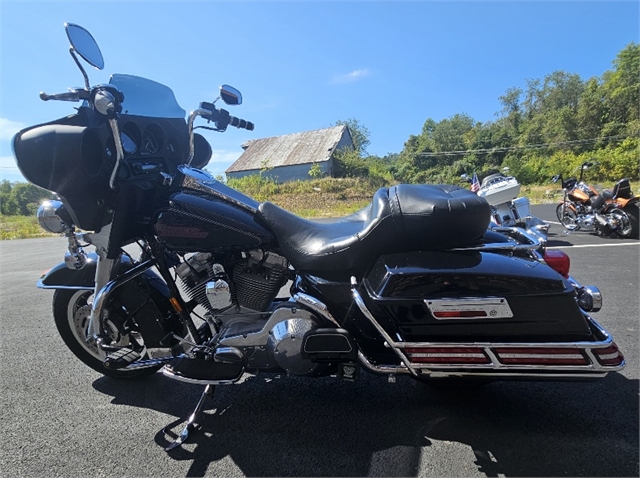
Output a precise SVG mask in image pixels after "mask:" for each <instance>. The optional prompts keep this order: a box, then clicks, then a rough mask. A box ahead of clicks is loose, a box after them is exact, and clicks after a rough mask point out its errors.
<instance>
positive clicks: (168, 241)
mask: <svg viewBox="0 0 640 478" xmlns="http://www.w3.org/2000/svg"><path fill="white" fill-rule="evenodd" d="M154 227H155V232H156V235H157V236H158V238H159V239H160V241H162V242H163V243H164V244H165V245H166V246H167V247H168V248H169V249H173V250H176V251H181V252H196V251H201V252H218V251H225V250H231V249H239V250H243V249H251V248H255V247H261V246H266V245H273V244H274V243H275V239H274V237H273V235H272V234H271V232H269V230H268V229H266V228H265V227H263V226H262V225H261V224H259V223H258V222H256V218H255V212H253V211H252V210H251V209H249V208H244V207H241V206H239V205H237V204H235V203H231V202H229V201H227V200H225V199H222V198H220V197H215V196H211V195H206V194H204V193H203V192H198V191H189V190H186V191H183V192H179V193H176V194H174V195H173V196H171V198H170V201H169V207H167V208H165V209H162V210H161V211H160V212H159V214H158V216H157V220H156V222H155V226H154Z"/></svg>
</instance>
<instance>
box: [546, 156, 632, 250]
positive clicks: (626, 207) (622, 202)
mask: <svg viewBox="0 0 640 478" xmlns="http://www.w3.org/2000/svg"><path fill="white" fill-rule="evenodd" d="M595 165H596V164H595V163H592V162H585V163H583V164H582V165H581V166H580V178H579V179H576V178H574V177H572V178H568V179H563V178H562V175H560V174H557V175H555V176H554V177H553V178H552V179H551V180H552V181H553V182H554V183H556V182H558V181H560V182H561V184H562V189H563V190H564V198H563V200H562V202H561V203H560V204H558V207H557V208H556V215H557V216H558V220H559V221H560V223H561V224H562V225H563V226H564V228H565V229H567V231H569V232H573V231H577V230H579V229H582V230H587V231H596V232H597V233H598V234H600V235H609V234H611V233H613V232H615V233H616V234H617V235H618V236H620V237H623V238H625V239H637V238H638V200H639V199H640V196H638V195H634V194H633V191H632V190H631V184H630V183H629V179H628V178H624V179H621V180H620V181H618V182H617V183H616V184H615V185H614V187H613V189H612V190H604V191H603V192H602V194H600V193H599V192H598V191H597V190H596V189H595V188H594V187H593V186H591V185H589V184H587V183H585V182H584V181H583V176H584V172H585V171H586V170H588V169H589V168H591V167H593V166H595Z"/></svg>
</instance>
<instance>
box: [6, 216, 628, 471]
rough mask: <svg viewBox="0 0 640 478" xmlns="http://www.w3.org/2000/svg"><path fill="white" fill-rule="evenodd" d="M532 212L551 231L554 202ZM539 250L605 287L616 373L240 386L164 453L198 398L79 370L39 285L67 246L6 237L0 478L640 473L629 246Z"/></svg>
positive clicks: (196, 392) (568, 242) (569, 242)
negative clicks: (618, 357)
mask: <svg viewBox="0 0 640 478" xmlns="http://www.w3.org/2000/svg"><path fill="white" fill-rule="evenodd" d="M533 212H534V213H535V214H536V215H537V216H538V217H541V218H542V219H547V220H550V221H555V220H556V219H555V212H554V207H553V206H534V208H533ZM549 246H550V247H553V248H560V249H562V250H564V251H565V252H567V253H568V254H569V256H570V258H571V261H572V275H574V277H576V279H578V280H579V281H580V282H582V283H583V284H594V285H597V286H598V287H599V288H600V289H601V290H602V292H603V296H604V307H603V309H602V310H601V311H600V312H598V313H596V314H594V317H595V318H596V320H598V321H599V322H600V323H601V324H602V325H603V326H604V327H605V328H606V329H608V330H609V332H610V333H611V334H612V335H613V337H614V339H615V340H616V342H617V343H618V345H619V346H620V349H621V350H622V351H623V352H624V354H625V357H626V359H627V367H626V368H625V369H624V370H623V371H622V372H620V373H615V374H609V375H608V376H607V377H606V378H605V379H603V380H600V381H597V382H590V383H536V382H500V383H492V384H489V385H487V386H484V387H481V388H475V389H463V390H442V389H439V388H434V387H430V386H426V385H423V384H420V383H417V382H415V381H412V380H411V379H409V378H408V377H399V378H398V380H397V382H396V383H389V382H388V381H387V379H386V378H385V377H380V376H373V375H369V374H364V373H363V374H361V376H360V379H359V380H358V381H356V382H354V383H349V382H341V381H339V380H338V379H336V378H323V379H305V378H299V377H287V376H284V375H283V376H267V375H259V376H257V377H253V376H251V377H249V378H247V379H246V380H245V381H244V382H242V383H240V384H237V385H233V386H226V387H224V386H220V387H218V388H217V390H216V394H215V396H214V398H213V399H212V400H211V401H209V402H207V404H206V406H205V414H204V416H203V418H202V420H201V424H202V430H201V432H200V433H199V434H197V435H196V436H195V437H194V439H193V440H192V442H190V443H188V444H187V445H185V446H184V447H183V449H182V450H176V451H174V452H172V453H170V454H167V453H166V452H165V451H164V447H165V446H166V445H167V444H168V441H169V440H170V439H173V438H175V434H176V433H178V432H179V431H180V429H181V426H182V423H183V420H184V419H185V418H186V417H187V416H188V415H189V414H190V413H191V411H192V409H193V407H194V406H195V404H196V402H197V400H198V398H199V396H200V393H201V391H202V387H199V386H195V385H188V384H184V383H179V382H174V381H171V380H169V379H168V378H165V377H164V376H163V375H161V374H155V375H154V376H152V377H150V378H147V379H144V380H142V381H117V380H113V379H108V378H105V377H102V376H101V375H100V374H98V373H96V372H94V371H92V370H91V369H89V368H87V367H86V366H84V365H83V364H82V363H81V362H79V361H78V360H77V359H75V357H74V356H73V355H72V354H71V352H69V351H68V350H67V349H66V348H65V346H64V344H63V342H62V340H61V339H60V337H59V336H58V333H57V331H56V328H55V325H54V323H53V319H52V317H51V298H52V295H53V294H52V292H51V291H44V290H39V289H36V288H35V282H36V280H37V278H38V276H39V275H40V273H41V272H42V271H43V270H45V269H48V268H50V267H51V266H53V265H54V264H56V263H57V262H59V261H60V260H61V259H62V256H63V254H64V251H65V240H64V239H62V238H46V239H25V240H17V241H2V242H0V380H1V395H0V404H1V422H0V423H2V432H3V433H2V438H3V440H2V441H3V445H2V448H1V451H0V467H1V468H0V469H1V470H2V475H3V476H20V477H38V476H43V477H44V476H65V477H66V476H82V477H86V476H127V477H134V476H135V477H146V476H154V477H155V476H159V477H161V476H167V477H176V476H225V477H227V476H438V477H440V476H465V477H467V476H469V477H475V476H490V477H497V476H638V475H639V464H638V461H639V460H638V447H639V443H638V432H639V428H638V423H639V419H638V415H639V413H638V412H639V410H638V409H639V402H638V392H639V382H638V377H639V373H638V372H639V364H640V357H639V349H640V347H639V344H638V342H639V341H638V329H639V327H640V324H639V320H638V319H639V315H638V311H639V304H638V296H639V290H638V284H639V283H640V280H639V270H640V247H639V246H640V244H639V243H638V241H637V240H636V241H629V240H620V239H617V238H613V237H611V238H602V237H598V236H596V235H594V234H590V233H585V232H576V233H573V234H570V235H566V234H564V233H563V231H562V228H561V227H560V226H559V225H558V224H552V227H551V232H550V236H549ZM541 313H543V311H541ZM165 428H168V430H167V431H166V432H165V431H164V429H165Z"/></svg>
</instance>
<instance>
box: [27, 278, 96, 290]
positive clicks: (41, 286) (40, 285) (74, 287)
mask: <svg viewBox="0 0 640 478" xmlns="http://www.w3.org/2000/svg"><path fill="white" fill-rule="evenodd" d="M36 287H37V288H38V289H67V290H93V286H85V285H44V284H43V283H42V279H40V280H38V282H36Z"/></svg>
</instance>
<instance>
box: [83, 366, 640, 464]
mask: <svg viewBox="0 0 640 478" xmlns="http://www.w3.org/2000/svg"><path fill="white" fill-rule="evenodd" d="M94 388H95V389H96V390H98V391H99V392H102V393H104V394H108V395H111V396H113V400H112V403H114V404H123V405H128V406H135V407H145V408H150V409H153V410H157V411H159V412H162V413H165V414H167V416H168V419H167V427H168V429H170V431H169V433H168V434H166V433H165V432H164V431H163V430H159V431H158V432H157V434H156V436H155V441H156V443H157V444H158V446H161V447H163V448H164V447H165V446H167V445H168V444H169V442H170V441H173V439H174V438H175V436H176V435H177V434H178V433H179V432H180V431H181V429H182V426H183V424H184V420H185V419H186V417H188V416H189V414H190V413H191V412H192V410H193V407H195V404H196V402H197V400H198V398H199V396H200V393H201V392H202V389H203V387H200V386H194V385H187V384H182V383H176V382H172V381H170V380H169V379H167V378H165V377H163V376H162V375H160V374H156V375H155V376H153V377H151V378H149V379H147V380H144V381H142V382H141V383H135V382H117V381H115V380H111V379H107V378H101V379H98V380H96V381H95V382H94ZM638 408H639V406H638V381H637V380H629V379H627V378H625V377H624V376H622V375H621V374H613V375H609V376H608V377H607V378H605V379H603V380H600V381H598V382H593V383H527V382H496V383H492V384H489V385H486V386H484V387H480V388H472V389H462V390H460V389H457V390H456V389H452V390H443V389H440V388H434V387H431V386H428V385H424V384H421V383H418V382H415V381H413V380H411V379H410V378H408V377H400V378H398V382H397V383H396V384H390V383H387V381H386V378H385V377H378V376H371V375H365V376H362V377H361V379H360V380H359V381H357V382H355V383H347V382H340V381H338V380H337V379H335V378H322V379H305V378H299V377H286V376H282V377H280V376H267V375H260V376H258V377H253V376H250V377H249V378H248V379H247V380H246V381H245V382H244V383H242V384H239V385H234V386H219V387H217V389H216V393H215V395H214V397H213V399H209V401H208V402H207V404H206V406H205V413H204V414H203V415H202V417H201V419H200V425H201V426H202V429H201V430H200V432H198V433H197V434H195V435H194V436H193V437H192V438H191V439H190V441H189V442H187V444H185V445H184V446H183V447H182V448H180V449H177V450H174V451H172V452H171V453H170V455H169V456H170V457H171V458H172V459H174V460H188V461H191V466H190V469H189V472H188V476H204V475H205V474H207V472H208V473H215V468H214V467H215V465H214V464H215V462H216V461H218V460H220V459H222V458H224V457H227V456H228V457H230V458H231V459H232V460H233V461H234V462H235V464H236V465H237V466H238V467H239V468H240V469H241V470H242V472H243V473H244V474H245V475H247V476H418V475H419V474H421V473H422V474H424V470H425V469H427V470H428V469H429V466H430V465H429V463H428V461H427V460H428V459H429V456H432V455H431V454H432V453H444V452H443V451H441V450H447V447H454V448H456V447H457V448H456V450H458V453H459V450H460V449H463V450H465V447H469V450H467V451H468V453H466V454H464V453H463V454H462V455H458V456H466V457H468V458H467V460H468V461H469V462H470V463H467V466H466V467H465V468H460V469H469V467H471V469H474V468H475V470H477V471H478V472H481V473H482V474H484V475H486V476H498V475H499V474H502V475H506V476H561V475H566V476H638V472H639V469H638ZM171 417H176V419H175V420H173V421H172V422H171ZM434 444H438V447H434ZM461 445H462V446H461ZM430 447H434V448H433V450H434V451H433V452H432V451H430ZM439 461H442V460H439ZM445 462H446V460H445ZM440 466H442V464H440ZM421 469H422V470H423V471H422V472H421V471H420V470H421ZM456 470H457V468H455V467H454V466H452V468H451V469H450V470H449V473H448V474H450V475H455V474H457V473H456ZM446 471H447V470H445V472H446Z"/></svg>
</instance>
